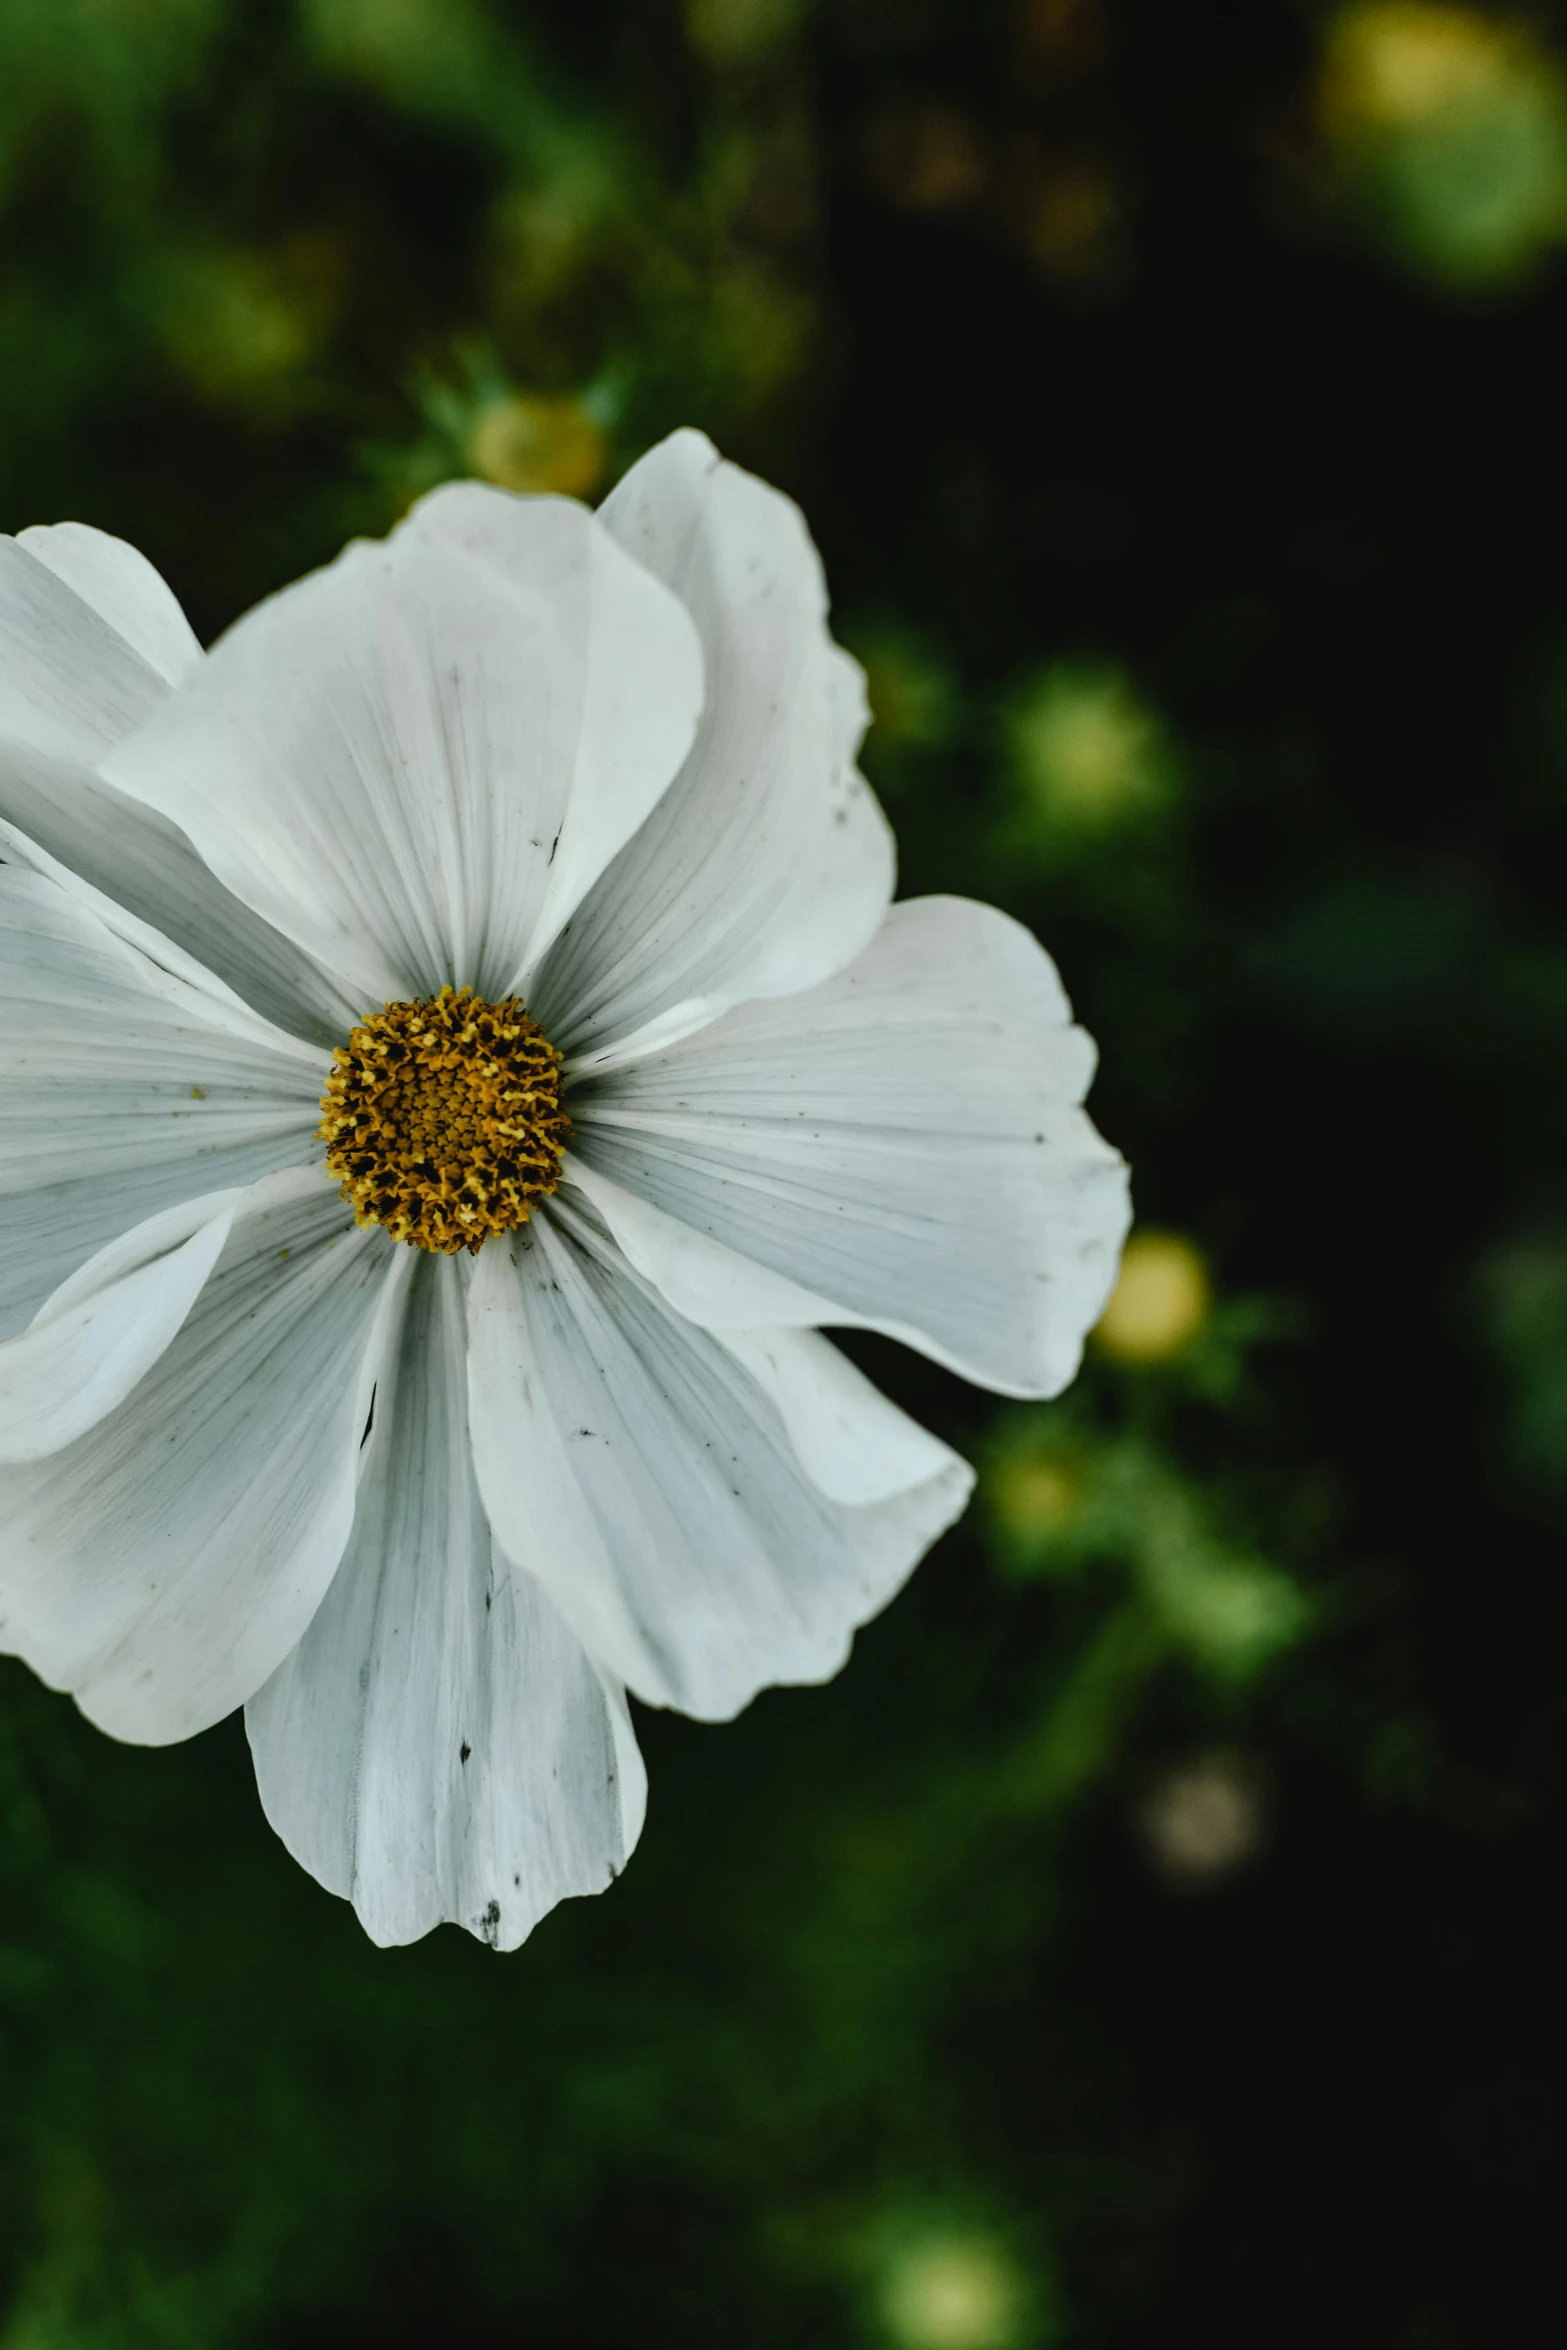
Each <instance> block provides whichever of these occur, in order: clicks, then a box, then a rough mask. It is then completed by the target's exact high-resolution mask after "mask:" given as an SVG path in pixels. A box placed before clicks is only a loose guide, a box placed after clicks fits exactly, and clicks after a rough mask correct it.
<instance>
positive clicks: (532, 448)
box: [468, 392, 609, 498]
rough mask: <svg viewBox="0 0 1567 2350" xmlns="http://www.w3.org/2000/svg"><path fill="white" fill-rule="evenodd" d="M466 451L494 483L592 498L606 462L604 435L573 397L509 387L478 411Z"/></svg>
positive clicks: (477, 470)
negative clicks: (514, 389) (553, 395)
mask: <svg viewBox="0 0 1567 2350" xmlns="http://www.w3.org/2000/svg"><path fill="white" fill-rule="evenodd" d="M468 457H469V462H470V463H471V465H472V467H473V470H474V472H475V473H476V474H478V475H479V477H480V479H481V480H483V481H492V482H494V483H495V485H496V487H497V488H498V489H503V490H520V491H523V492H537V491H540V490H552V491H554V493H555V494H556V495H557V496H558V497H562V498H591V497H592V496H593V494H594V492H595V491H596V490H597V489H598V488H599V487H600V486H601V484H602V482H603V479H604V473H605V468H606V466H607V465H608V462H609V450H608V447H607V445H606V443H605V439H604V435H603V433H602V432H601V431H600V429H599V427H598V426H597V425H596V424H595V423H594V421H593V419H592V417H591V416H589V415H588V413H587V411H586V410H585V409H584V408H583V407H582V406H581V405H580V403H579V402H578V401H576V400H573V399H569V398H568V399H550V398H546V397H544V396H543V395H541V394H535V393H530V392H511V393H508V394H507V395H506V396H505V397H504V398H502V399H498V400H492V401H491V402H490V403H489V405H488V406H487V407H484V408H482V409H481V410H480V411H479V414H478V416H477V417H476V418H475V420H474V424H473V429H472V432H471V433H470V435H469V440H468Z"/></svg>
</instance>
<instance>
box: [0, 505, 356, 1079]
mask: <svg viewBox="0 0 1567 2350" xmlns="http://www.w3.org/2000/svg"><path fill="white" fill-rule="evenodd" d="M201 658H202V655H201V648H200V646H199V645H198V644H197V642H196V639H195V637H194V636H193V635H192V634H191V631H190V628H189V625H188V624H187V622H186V619H185V616H184V614H183V613H182V612H181V610H180V608H179V605H178V603H177V602H176V601H175V599H174V596H173V595H172V594H171V592H170V590H169V589H168V588H167V587H166V586H165V585H164V583H163V581H162V580H161V579H160V578H159V577H158V574H157V573H156V571H154V570H153V568H152V565H151V564H150V563H148V562H147V561H146V559H145V557H143V556H141V555H138V554H137V552H136V550H135V549H134V548H133V547H128V546H126V545H125V544H124V542H123V541H122V540H119V539H112V538H108V537H106V536H105V535H104V533H103V532H102V531H96V530H89V529H87V528H86V527H85V526H84V525H82V524H80V523H74V522H69V523H59V524H56V525H55V526H54V527H53V528H51V529H47V530H25V531H23V532H22V534H21V536H20V538H18V539H15V540H9V539H5V540H0V858H3V859H4V860H5V861H6V862H7V863H9V864H21V865H25V866H28V867H30V868H31V869H32V870H34V871H36V872H41V873H44V874H47V875H48V876H49V877H50V878H51V879H53V880H55V881H58V882H59V883H60V885H61V886H62V887H63V888H65V889H66V890H68V891H70V892H71V893H72V894H74V895H77V896H80V897H81V898H82V899H83V901H84V903H86V904H89V905H91V906H92V907H93V909H94V911H95V912H96V913H98V914H99V915H100V916H101V917H102V918H103V919H104V920H106V921H107V922H108V924H109V926H110V927H111V928H112V929H117V930H120V931H121V932H122V933H123V934H125V935H129V936H132V937H134V939H135V941H136V943H138V944H141V945H144V946H147V947H149V948H150V950H151V951H152V952H153V953H154V954H155V955H160V954H161V955H162V956H163V957H164V958H165V959H166V960H167V961H168V962H169V964H170V965H171V967H173V968H181V967H183V966H182V960H181V958H182V956H193V957H195V958H196V959H197V961H198V962H199V963H200V964H201V965H202V966H203V967H204V969H205V970H206V971H208V972H212V973H216V974H217V975H218V977H219V978H220V979H221V980H222V981H224V982H225V983H226V984H227V985H228V986H229V987H231V988H234V989H237V990H238V992H239V994H240V995H241V996H242V997H243V998H244V1000H245V1001H246V1002H247V1003H249V1004H252V1005H254V1007H255V1008H256V1010H257V1011H258V1012H261V1013H264V1014H265V1015H266V1017H267V1018H268V1019H269V1020H271V1021H273V1022H275V1023H276V1024H277V1025H278V1026H280V1027H282V1028H285V1029H289V1030H291V1031H293V1032H294V1033H296V1034H299V1035H302V1036H313V1037H317V1038H325V1037H328V1036H330V1037H333V1038H336V1037H340V1036H341V1035H342V1034H343V1032H344V1030H345V1029H346V1028H348V1027H351V1026H352V1024H353V1021H354V1020H355V1019H356V1018H357V1017H358V1016H359V1009H360V1007H357V1006H356V1005H354V1004H351V1003H350V1002H349V1001H348V1000H347V999H346V998H345V997H344V996H343V994H342V992H341V990H340V989H339V988H338V987H337V985H336V983H335V982H333V981H332V980H330V979H328V978H327V977H326V975H325V974H324V973H323V972H321V971H319V970H318V969H317V968H316V966H315V965H314V964H313V963H311V961H310V959H309V958H308V956H306V955H304V954H302V953H301V951H300V949H299V948H298V947H297V946H296V945H295V944H294V942H293V941H292V939H287V938H284V937H283V936H282V935H281V933H280V932H278V931H275V930H274V929H272V927H271V926H270V924H268V923H265V922H263V921H262V920H261V919H260V917H259V916H258V915H256V914H253V913H252V912H251V910H250V908H249V907H248V906H244V905H241V904H240V902H239V900H238V899H237V898H236V897H234V896H233V895H232V894H231V892H230V891H228V890H226V889H225V888H224V887H223V885H222V883H221V882H219V881H218V880H217V878H216V877H215V875H213V874H212V873H210V872H209V871H208V870H207V868H206V866H205V865H204V864H203V863H202V861H201V859H200V858H199V857H198V856H197V854H196V852H195V850H194V849H193V848H192V846H191V844H190V842H189V841H188V840H187V839H186V838H185V835H184V834H183V833H182V832H180V831H179V830H178V829H177V827H176V826H174V825H173V824H171V823H170V822H169V821H168V819H167V818H166V817H163V816H160V815H159V814H158V813H157V812H156V811H155V810H154V809H152V808H148V807H145V806H143V805H142V803H141V802H140V801H137V800H131V799H127V798H126V797H125V795H124V793H122V792H118V791H116V790H114V788H113V787H112V786H111V785H109V784H107V783H105V782H104V781H103V780H102V778H101V777H99V776H98V775H96V774H95V773H94V769H95V767H96V764H97V762H98V761H99V760H100V759H101V758H102V757H103V756H104V754H105V752H106V751H108V750H109V749H111V748H112V747H113V745H114V744H115V743H117V742H119V741H120V740H121V739H122V737H123V736H124V735H125V734H126V733H127V732H129V731H131V730H133V729H134V728H135V727H136V726H138V725H139V724H140V723H141V721H142V720H143V719H144V718H146V717H147V716H148V715H149V714H150V713H151V712H152V711H153V710H155V709H156V708H157V706H158V704H159V703H160V702H161V701H163V700H164V699H165V698H166V696H167V694H168V692H169V689H170V687H171V685H174V684H178V683H180V682H182V681H183V680H184V679H186V678H188V677H191V676H193V675H194V674H195V671H196V670H197V668H198V667H199V666H200V663H201ZM126 915H129V917H130V920H129V922H127V921H126V919H125V917H126ZM187 976H192V977H194V974H193V973H191V972H190V971H189V970H188V969H187Z"/></svg>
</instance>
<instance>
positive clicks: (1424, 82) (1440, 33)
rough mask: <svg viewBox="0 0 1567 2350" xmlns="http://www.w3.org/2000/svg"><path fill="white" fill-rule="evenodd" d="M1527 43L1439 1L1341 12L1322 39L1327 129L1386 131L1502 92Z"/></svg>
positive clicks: (1513, 30) (1390, 1) (1395, 2)
mask: <svg viewBox="0 0 1567 2350" xmlns="http://www.w3.org/2000/svg"><path fill="white" fill-rule="evenodd" d="M1530 46H1531V45H1530V44H1529V43H1528V41H1527V39H1526V38H1525V37H1524V36H1523V35H1522V34H1521V30H1520V28H1519V27H1518V26H1516V25H1505V24H1501V23H1499V22H1498V21H1497V20H1496V19H1495V18H1492V17H1485V16H1481V15H1480V14H1479V13H1478V12H1477V11H1476V10H1474V9H1472V8H1454V7H1448V6H1444V5H1441V4H1440V0H1372V4H1371V5H1359V6H1355V7H1350V8H1345V9H1343V10H1342V11H1341V12H1340V14H1339V15H1338V16H1337V17H1336V18H1335V19H1334V21H1333V25H1332V28H1331V30H1330V32H1329V35H1328V48H1327V60H1326V67H1325V71H1324V75H1323V84H1322V108H1323V114H1324V117H1325V119H1326V120H1327V121H1328V122H1329V124H1330V125H1332V126H1334V127H1337V128H1340V129H1343V130H1346V131H1358V130H1363V129H1376V130H1390V129H1396V128H1402V127H1403V126H1405V125H1407V124H1420V123H1425V122H1429V121H1431V120H1432V118H1433V117H1436V116H1439V115H1442V114H1444V113H1447V112H1448V111H1449V110H1451V109H1453V108H1455V107H1466V106H1476V105H1481V106H1483V105H1484V104H1485V103H1486V102H1487V101H1488V100H1489V99H1491V98H1493V97H1494V96H1495V94H1496V92H1497V91H1498V90H1499V89H1505V87H1506V86H1507V84H1508V82H1509V81H1510V80H1511V79H1512V78H1513V77H1514V76H1515V75H1516V74H1517V72H1518V70H1519V67H1520V65H1522V66H1523V67H1524V69H1525V71H1527V70H1528V66H1529V64H1530V63H1531V62H1534V61H1533V60H1531V58H1530V56H1529V49H1530Z"/></svg>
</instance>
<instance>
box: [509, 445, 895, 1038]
mask: <svg viewBox="0 0 1567 2350" xmlns="http://www.w3.org/2000/svg"><path fill="white" fill-rule="evenodd" d="M601 511H602V519H603V522H604V524H605V527H606V528H607V529H608V530H610V531H612V532H613V533H614V534H615V536H616V537H617V538H618V539H619V540H620V542H621V544H622V545H623V546H625V547H626V548H628V549H629V551H630V552H631V554H633V555H634V556H635V557H636V558H637V560H638V562H639V563H642V564H644V565H646V567H647V569H648V570H649V571H651V572H653V573H655V574H656V575H657V577H658V578H660V579H661V580H664V581H666V582H667V583H668V585H669V586H670V587H671V588H673V589H674V591H675V593H676V594H677V595H678V596H679V597H680V599H681V601H682V602H683V603H684V604H685V605H686V607H687V609H688V610H689V611H690V613H691V615H692V617H693V618H694V620H695V621H696V624H697V627H698V629H699V630H700V632H701V637H702V651H703V656H704V659H705V662H706V667H707V705H706V709H705V711H704V713H703V717H702V724H701V727H700V729H699V730H698V733H697V737H696V741H695V743H694V744H693V746H692V749H691V755H690V757H689V758H688V759H687V761H686V763H685V766H684V767H683V769H682V770H681V773H680V775H679V777H678V778H677V780H676V781H675V783H674V784H673V785H672V786H671V788H670V790H669V791H668V792H667V793H666V795H665V796H664V798H663V799H662V800H661V801H660V803H659V805H658V807H657V808H656V809H655V810H654V812H653V814H652V815H651V816H650V817H649V819H648V821H647V823H646V824H645V825H644V826H643V828H642V830H641V832H640V833H639V834H638V835H637V837H636V839H635V840H634V841H633V842H632V843H631V844H630V846H629V847H628V848H626V849H625V850H624V851H623V852H622V854H621V855H620V856H619V857H618V858H617V859H616V861H615V863H614V864H613V865H612V866H611V867H610V868H609V870H608V871H607V872H606V873H605V875H604V877H603V879H602V880H601V881H600V882H599V883H598V885H597V886H596V888H594V889H593V890H592V891H590V892H589V894H588V896H587V898H586V900H585V901H584V903H583V905H582V907H581V908H580V910H579V911H578V913H577V915H576V917H575V919H574V920H573V922H572V925H571V929H570V931H569V933H568V934H567V935H566V936H565V937H564V938H563V939H562V940H561V942H560V945H559V946H558V947H557V948H556V949H555V951H554V952H553V953H552V954H551V955H550V956H549V957H548V958H547V959H546V961H545V963H544V965H543V967H542V968H541V970H540V972H539V975H538V983H537V986H536V988H535V990H534V1001H535V1009H536V1011H537V1015H538V1017H539V1018H540V1019H541V1020H542V1021H543V1023H544V1026H545V1028H546V1031H547V1033H548V1034H549V1035H550V1036H551V1037H552V1038H553V1040H554V1041H555V1042H556V1043H557V1044H558V1045H560V1046H561V1047H562V1049H563V1050H566V1051H568V1052H569V1053H571V1054H572V1055H574V1056H575V1057H576V1058H577V1059H578V1060H579V1061H583V1062H587V1061H588V1060H589V1059H590V1057H591V1056H594V1055H602V1054H604V1053H606V1052H610V1053H614V1052H615V1051H616V1048H619V1049H620V1050H622V1051H623V1050H625V1049H627V1048H628V1040H630V1039H631V1038H633V1037H634V1036H636V1035H637V1032H640V1031H642V1030H644V1029H647V1028H649V1025H650V1024H651V1023H653V1022H655V1021H658V1022H661V1023H663V1026H662V1027H661V1028H660V1029H657V1030H654V1031H653V1032H652V1033H653V1035H654V1036H657V1035H660V1034H665V1035H667V1033H668V1032H669V1025H670V1023H671V1021H672V1020H673V1022H674V1024H675V1025H676V1026H677V1027H678V1026H684V1027H691V1026H694V1025H697V1024H699V1023H700V1022H702V1021H705V1020H708V1019H711V1018H712V1017H713V1016H714V1015H715V1014H716V1013H717V1012H718V1011H720V1010H722V1009H723V1007H724V1006H725V1005H726V1004H730V1003H734V1002H736V1001H739V1000H740V999H742V998H746V997H751V996H772V995H783V994H788V993H791V992H793V991H794V990H796V989H798V988H803V987H810V986H813V985H814V984H815V983H816V982H817V981H818V980H820V979H824V978H825V977H827V975H828V974H829V973H830V972H833V971H836V970H838V969H839V968H840V967H841V966H842V965H843V964H844V963H847V962H848V961H849V960H850V959H851V958H852V957H853V956H854V955H856V954H858V952H859V950H860V949H861V947H862V946H864V944H865V943H866V941H867V940H868V939H869V938H870V936H871V934H872V932H873V931H874V930H875V928H876V925H877V922H878V921H879V920H880V918H881V915H882V912H883V910H884V908H885V907H886V904H887V901H888V899H889V898H890V897H891V895H892V881H893V850H892V836H891V834H890V833H889V831H888V829H887V825H886V821H885V819H884V818H883V816H882V813H881V811H880V809H879V808H878V807H877V805H876V802H875V800H874V798H873V797H872V795H871V793H870V791H869V790H868V789H867V787H866V785H865V783H864V782H863V780H862V779H861V778H860V776H859V775H858V774H857V773H856V771H855V767H854V754H855V751H856V749H857V748H858V745H859V740H860V737H861V735H862V734H863V733H864V730H865V723H866V711H865V700H864V691H863V680H862V678H861V676H860V672H859V670H858V669H857V667H856V666H855V664H854V663H853V662H852V661H851V660H850V659H849V657H848V655H847V654H845V653H843V652H841V651H840V650H839V649H838V647H837V646H835V645H834V644H833V642H832V640H831V638H830V637H829V636H828V633H827V595H826V589H825V587H824V585H823V581H822V571H821V564H820V562H819V560H818V558H817V554H816V550H815V548H814V547H813V546H812V544H811V540H810V536H809V533H808V532H807V530H806V527H805V523H804V520H803V518H802V516H801V514H800V512H799V509H798V508H797V507H796V506H795V505H793V504H792V503H791V501H790V500H789V499H787V498H784V497H781V496H780V495H779V494H778V492H777V491H776V490H771V489H768V488H767V487H766V486H765V485H764V484H763V483H761V482H759V481H756V480H754V479H753V478H752V476H751V475H749V474H746V473H742V472H740V471H739V469H738V468H737V467H735V466H733V465H726V464H723V463H721V462H720V460H719V458H718V455H717V453H716V451H715V450H714V449H713V447H712V446H711V444H710V443H709V442H708V441H706V440H705V439H704V438H703V437H702V435H701V434H700V433H694V432H680V433H676V434H675V435H674V436H673V438H672V439H670V440H667V441H665V442H663V443H662V444H661V445H660V446H659V447H658V448H656V449H654V450H653V451H652V452H651V453H650V455H648V456H646V457H644V458H643V460H642V462H641V463H640V464H639V465H636V466H633V468H632V470H631V472H630V473H628V474H627V476H626V478H625V480H624V481H623V482H622V483H621V484H620V486H619V488H618V489H617V490H616V491H615V492H614V494H613V495H612V496H611V497H610V498H609V499H608V500H607V502H606V503H605V505H604V507H603V508H602V510H601ZM639 1041H646V1040H640V1039H639Z"/></svg>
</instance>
